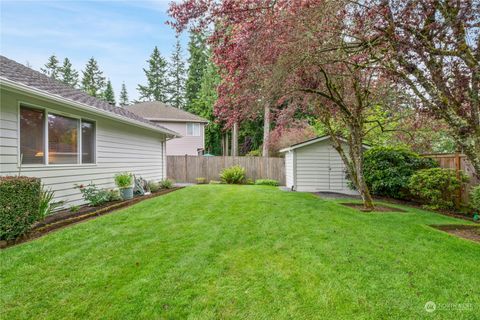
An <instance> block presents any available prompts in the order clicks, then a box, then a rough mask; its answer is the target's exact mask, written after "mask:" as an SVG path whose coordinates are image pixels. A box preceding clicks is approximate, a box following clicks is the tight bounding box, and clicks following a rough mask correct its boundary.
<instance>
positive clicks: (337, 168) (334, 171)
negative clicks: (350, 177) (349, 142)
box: [328, 146, 347, 191]
mask: <svg viewBox="0 0 480 320" xmlns="http://www.w3.org/2000/svg"><path fill="white" fill-rule="evenodd" d="M328 183H329V189H330V190H331V191H342V190H345V189H347V186H346V178H345V165H344V164H343V161H342V158H341V157H340V155H339V154H338V152H337V150H335V149H334V148H333V147H332V146H330V147H329V180H328Z"/></svg>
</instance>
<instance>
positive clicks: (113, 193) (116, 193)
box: [107, 189, 122, 201]
mask: <svg viewBox="0 0 480 320" xmlns="http://www.w3.org/2000/svg"><path fill="white" fill-rule="evenodd" d="M107 194H108V201H120V200H122V195H121V194H120V190H118V189H110V190H108V191H107Z"/></svg>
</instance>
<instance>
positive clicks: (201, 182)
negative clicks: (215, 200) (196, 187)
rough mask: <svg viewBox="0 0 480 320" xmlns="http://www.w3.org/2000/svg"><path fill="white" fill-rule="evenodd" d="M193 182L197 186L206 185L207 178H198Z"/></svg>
mask: <svg viewBox="0 0 480 320" xmlns="http://www.w3.org/2000/svg"><path fill="white" fill-rule="evenodd" d="M195 180H196V181H197V184H206V183H207V178H203V177H200V178H196V179H195Z"/></svg>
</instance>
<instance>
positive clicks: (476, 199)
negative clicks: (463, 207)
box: [470, 185, 480, 212]
mask: <svg viewBox="0 0 480 320" xmlns="http://www.w3.org/2000/svg"><path fill="white" fill-rule="evenodd" d="M470 206H471V207H472V209H473V210H475V211H478V212H480V185H479V186H476V187H475V188H473V189H472V191H470Z"/></svg>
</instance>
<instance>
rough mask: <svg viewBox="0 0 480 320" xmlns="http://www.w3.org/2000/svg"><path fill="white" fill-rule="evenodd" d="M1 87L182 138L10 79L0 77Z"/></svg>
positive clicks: (170, 132)
mask: <svg viewBox="0 0 480 320" xmlns="http://www.w3.org/2000/svg"><path fill="white" fill-rule="evenodd" d="M0 85H1V86H2V87H5V88H6V89H10V90H14V91H18V92H19V93H23V94H27V95H31V96H34V97H39V98H42V99H46V100H49V101H53V102H56V103H60V104H66V105H68V106H69V107H71V108H73V109H77V110H81V111H86V112H88V113H92V114H96V115H100V116H103V117H106V118H110V119H114V120H116V121H119V122H122V123H126V124H129V125H133V126H136V127H141V128H144V129H148V130H152V131H155V132H159V133H162V134H164V135H165V136H166V137H169V138H180V137H181V135H180V134H179V133H177V132H175V131H171V130H168V129H162V128H159V127H157V126H155V125H153V124H152V125H149V124H148V123H144V122H141V121H136V120H134V119H130V118H126V117H123V116H121V115H118V114H115V113H112V112H109V111H106V110H102V109H99V108H96V107H93V106H90V105H88V104H85V103H81V102H78V101H74V100H71V99H68V98H65V97H62V96H60V95H57V94H52V93H49V92H47V91H44V90H41V89H37V88H33V87H31V86H28V85H26V84H23V83H20V82H16V81H12V80H10V79H6V78H4V77H0ZM147 120H148V119H147Z"/></svg>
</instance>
